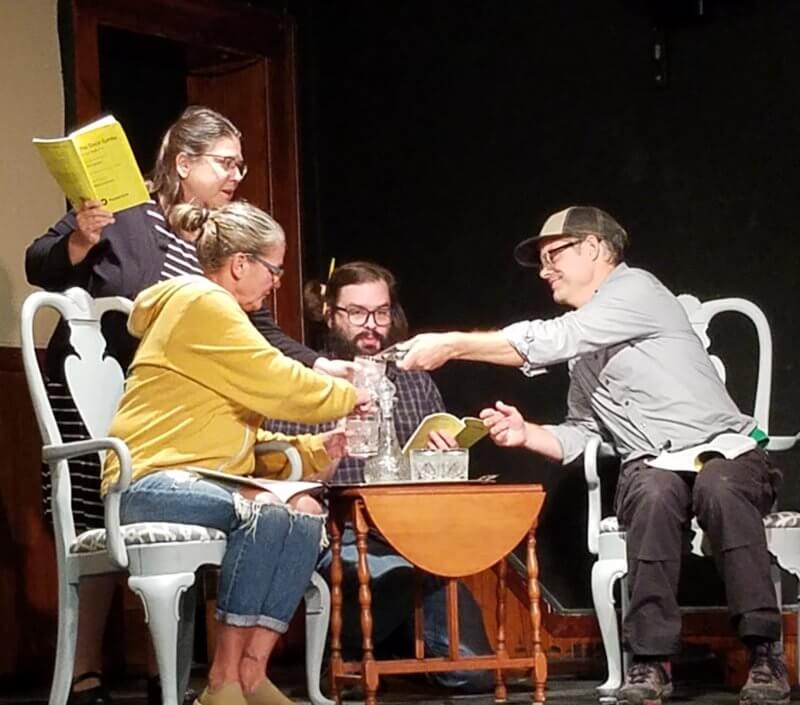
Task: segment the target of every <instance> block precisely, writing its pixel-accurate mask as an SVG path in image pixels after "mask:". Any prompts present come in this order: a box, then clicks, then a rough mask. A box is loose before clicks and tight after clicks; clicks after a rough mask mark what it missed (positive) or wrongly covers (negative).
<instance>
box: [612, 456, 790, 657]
mask: <svg viewBox="0 0 800 705" xmlns="http://www.w3.org/2000/svg"><path fill="white" fill-rule="evenodd" d="M779 477H780V473H779V472H778V470H777V469H775V468H774V467H773V466H772V464H771V463H770V461H769V458H768V456H767V454H766V453H765V452H764V451H762V450H761V449H756V450H753V451H750V452H748V453H745V454H744V455H741V456H740V457H738V458H736V459H734V460H725V459H714V460H711V461H709V462H707V463H706V465H705V466H704V468H703V469H702V471H701V472H700V473H697V474H695V473H676V472H671V471H669V470H659V469H656V468H652V467H650V466H649V465H646V464H645V462H644V461H643V460H640V461H632V462H631V463H628V464H627V465H625V466H624V467H623V469H622V472H621V474H620V478H619V484H618V486H617V494H616V498H615V511H616V514H617V517H618V519H619V522H620V524H621V525H622V526H624V527H625V530H626V537H627V554H628V592H629V596H630V604H629V609H628V613H627V616H626V618H625V623H624V625H623V641H624V642H625V643H626V644H627V645H628V647H629V648H630V649H631V650H632V652H633V653H634V654H636V655H640V656H657V655H664V656H667V655H670V654H675V653H677V652H678V651H679V650H680V631H681V616H680V611H679V608H678V601H677V590H678V578H679V574H680V561H681V552H682V546H683V544H684V543H685V538H684V537H685V533H686V532H687V530H688V528H689V524H690V522H691V518H692V516H697V520H698V523H699V524H700V527H701V528H702V529H703V531H704V532H705V534H706V536H707V538H708V540H709V542H710V545H711V550H712V553H713V555H714V559H715V561H716V564H717V570H718V571H719V573H720V575H721V577H722V579H723V581H724V583H725V592H726V595H727V600H728V610H729V611H730V614H731V619H732V621H733V625H734V628H735V629H736V630H737V633H738V635H739V636H740V637H741V638H747V637H759V638H765V639H770V640H778V639H780V634H781V621H780V615H779V613H778V608H777V602H776V598H775V593H774V591H773V586H772V581H771V579H770V557H769V554H768V552H767V545H766V534H765V532H764V525H763V523H762V518H763V516H764V515H765V514H766V513H767V512H768V511H769V509H770V507H771V505H772V502H773V498H774V484H775V481H776V480H777V479H778V478H779Z"/></svg>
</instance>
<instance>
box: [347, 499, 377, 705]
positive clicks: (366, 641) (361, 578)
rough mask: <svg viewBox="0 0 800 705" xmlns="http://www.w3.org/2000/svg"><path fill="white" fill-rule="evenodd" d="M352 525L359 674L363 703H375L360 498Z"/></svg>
mask: <svg viewBox="0 0 800 705" xmlns="http://www.w3.org/2000/svg"><path fill="white" fill-rule="evenodd" d="M353 526H354V528H355V532H356V549H357V550H358V604H359V606H360V607H361V646H362V655H361V674H362V681H363V684H364V695H365V705H376V703H377V692H378V671H377V668H376V664H375V655H374V653H373V647H372V592H371V590H370V586H369V580H370V576H369V564H368V563H367V528H368V527H367V521H366V517H365V516H364V508H363V505H362V502H361V500H356V502H355V503H354V504H353Z"/></svg>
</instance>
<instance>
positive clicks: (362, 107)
mask: <svg viewBox="0 0 800 705" xmlns="http://www.w3.org/2000/svg"><path fill="white" fill-rule="evenodd" d="M251 4H261V5H270V6H274V5H275V2H274V1H273V0H264V2H260V3H259V2H253V3H251ZM698 7H699V3H698V2H689V1H688V0H686V1H685V0H669V1H666V0H665V1H664V2H653V1H651V2H646V1H645V0H606V1H605V2H602V3H598V2H589V1H588V0H586V1H583V2H580V1H578V0H561V1H560V2H558V3H553V2H533V1H523V0H516V1H513V2H512V1H510V0H505V1H503V0H481V1H477V0H471V1H462V0H459V1H456V0H425V1H423V0H402V1H401V0H380V2H375V1H374V0H337V1H336V2H331V1H330V0H294V1H293V2H290V8H291V11H292V13H293V14H294V16H295V17H296V19H297V24H298V51H299V68H300V70H299V77H298V78H299V80H298V84H299V91H300V102H301V105H300V120H301V150H302V165H301V166H302V178H303V190H302V196H303V207H302V216H303V233H304V243H305V269H306V277H307V278H314V277H319V276H321V275H324V274H325V273H326V272H327V266H328V259H329V258H330V257H332V256H335V257H336V258H337V261H338V262H340V263H341V262H344V261H347V260H349V259H374V260H376V261H378V262H380V263H381V264H384V265H386V266H388V267H389V268H390V269H392V270H393V271H394V272H395V273H396V274H397V276H398V279H399V281H400V284H401V288H400V293H401V299H402V302H403V304H404V306H405V308H406V310H407V313H408V317H409V320H410V321H411V324H412V327H413V328H414V329H415V330H417V331H421V330H443V329H448V328H464V329H471V328H489V327H494V326H499V325H503V324H505V323H508V322H511V321H514V320H518V319H521V318H525V317H537V316H550V315H554V314H557V313H558V312H559V311H558V310H557V309H556V307H555V306H554V305H553V304H552V303H551V302H550V301H549V300H548V296H547V292H546V290H545V288H544V287H543V286H542V285H541V284H540V283H539V282H538V281H537V279H536V277H535V275H534V274H532V273H531V272H530V271H526V270H522V269H520V268H518V267H517V266H516V265H515V264H514V262H513V260H512V257H511V250H512V248H513V245H514V244H515V243H516V242H517V241H518V240H520V239H521V238H523V237H526V236H528V235H530V234H531V233H533V232H535V231H536V230H537V229H538V228H539V227H540V226H541V224H542V222H543V220H544V218H545V217H546V216H547V215H548V214H549V213H551V212H553V211H555V210H557V209H560V208H563V207H565V206H568V205H571V204H591V205H597V206H600V207H602V208H604V209H606V210H608V211H610V212H611V213H612V214H613V215H615V216H616V217H617V218H618V219H619V221H620V222H621V223H622V224H623V225H624V226H625V227H626V228H627V229H628V231H629V233H630V235H631V238H632V246H631V248H630V252H629V262H630V263H631V264H632V265H635V266H642V267H645V268H647V269H649V270H652V271H653V272H655V273H656V274H657V275H658V276H659V277H660V278H661V279H662V280H663V281H664V282H665V283H666V284H667V285H668V286H669V287H670V288H671V289H672V290H673V291H675V292H676V293H681V292H690V293H694V294H696V295H697V296H699V297H700V298H701V299H705V298H712V297H719V296H742V297H745V298H748V299H751V300H753V301H755V302H756V303H757V304H759V305H760V306H761V307H762V308H763V309H764V311H765V313H766V315H767V317H768V319H769V321H770V322H771V324H772V329H773V335H774V344H775V366H774V389H773V399H774V402H773V413H772V418H771V429H772V430H773V432H775V433H790V432H796V431H798V430H800V423H798V418H797V414H796V413H795V409H796V403H797V399H798V396H799V393H800V382H798V379H797V376H796V352H795V347H794V345H795V341H796V340H797V339H798V338H800V324H799V323H798V316H796V315H795V311H794V309H795V300H796V295H797V291H798V275H797V270H798V261H799V260H800V243H799V242H798V235H797V230H798V215H797V214H798V212H799V211H798V206H797V200H798V199H797V195H796V194H797V193H798V190H800V164H798V153H799V152H800V121H799V120H798V108H800V85H798V81H797V78H796V75H795V69H796V67H797V66H798V65H800V42H798V41H797V28H798V26H800V3H797V2H792V1H791V0H785V1H778V0H749V1H745V0H730V1H729V2H721V1H716V2H715V1H714V0H706V1H705V3H704V12H703V14H702V15H700V14H699V12H698ZM656 40H659V41H660V40H665V41H666V47H667V59H666V61H665V62H661V63H660V62H657V61H655V60H654V58H653V52H654V42H655V41H656ZM143 41H144V40H143V39H142V38H136V37H130V36H128V35H126V34H125V33H124V32H117V31H114V30H104V33H103V35H101V51H102V52H103V53H104V61H105V66H106V71H107V72H108V75H109V76H113V75H119V74H120V72H127V73H128V74H130V72H131V71H134V70H135V71H137V72H138V75H139V76H140V80H139V81H138V82H134V81H126V82H125V86H131V85H136V86H140V88H141V91H146V93H147V95H144V94H140V93H137V92H136V91H135V90H134V91H133V92H132V91H131V89H130V88H125V89H124V90H123V89H120V88H119V87H118V86H119V84H115V83H114V82H113V81H111V80H108V81H103V101H104V104H105V105H106V106H107V108H108V109H110V110H113V111H114V112H115V114H116V115H117V117H118V118H120V119H121V120H123V122H124V123H125V124H126V127H127V128H128V132H129V135H130V136H131V141H132V142H133V143H134V147H135V148H136V150H137V153H139V154H140V158H141V159H142V166H143V167H145V168H149V166H150V164H151V163H152V162H151V161H150V159H149V155H152V154H153V153H154V150H155V146H156V144H157V142H156V137H157V136H158V135H159V134H160V133H161V131H162V130H163V129H164V127H166V125H168V124H169V123H170V122H171V121H172V120H173V119H174V117H175V116H176V114H177V113H178V112H179V110H180V106H181V105H182V102H183V100H185V92H182V91H183V90H184V89H183V88H182V86H181V81H182V78H180V80H178V79H176V75H177V76H182V71H183V66H182V65H181V64H180V62H181V61H182V59H181V54H180V52H176V51H175V48H174V47H172V46H170V45H169V43H167V42H162V41H160V40H147V42H148V43H147V44H146V47H145V48H146V50H147V51H146V52H145V54H146V57H145V58H144V59H143V57H142V51H141V50H142V47H143V46H144V45H143V44H142V42H143ZM171 70H172V71H173V72H175V75H172V74H171V73H170V71H171ZM658 75H660V76H661V77H662V79H661V80H660V81H659V80H657V78H656V77H657V76H658ZM244 146H245V155H246V153H247V141H246V136H245V143H244ZM713 332H714V331H712V333H713ZM716 332H717V335H718V337H717V345H716V349H717V351H719V350H723V351H725V353H724V354H725V357H726V359H727V360H728V362H729V380H730V385H729V386H730V387H731V389H732V391H733V393H734V396H735V397H736V399H737V401H739V402H740V404H741V405H742V406H743V407H744V408H745V409H747V410H749V409H750V408H751V405H752V397H753V392H752V389H751V387H752V384H753V377H754V376H753V374H752V363H753V360H754V359H755V358H754V355H755V340H754V336H753V335H752V332H751V331H750V330H749V329H748V327H747V325H746V324H744V323H742V322H740V321H737V320H736V319H735V318H733V319H731V320H728V321H725V322H724V324H723V325H720V326H718V329H717V331H716ZM435 378H436V380H437V382H438V383H439V385H440V387H441V389H442V392H443V394H444V397H445V399H446V401H447V403H448V406H449V407H450V409H451V410H452V411H453V412H455V413H458V414H474V413H476V412H477V411H478V410H480V409H481V408H482V407H483V406H485V405H487V404H490V403H492V402H494V401H495V400H496V399H503V400H505V401H507V402H509V403H512V404H516V405H517V406H519V407H520V408H521V409H523V411H524V412H525V414H526V415H527V416H528V417H530V418H531V419H535V420H541V421H549V422H555V421H558V420H560V419H561V418H562V416H563V413H564V410H565V395H566V386H567V376H566V370H565V369H564V368H563V367H560V368H556V369H553V370H552V371H551V372H550V373H549V374H547V375H545V376H542V377H537V378H535V379H533V380H527V379H525V378H524V377H523V376H522V375H520V374H519V373H518V372H517V371H515V370H511V369H499V368H492V367H489V366H481V365H474V364H469V363H453V364H451V365H449V366H447V367H446V368H445V369H443V370H441V371H439V372H437V373H436V374H435ZM798 460H800V453H793V454H787V455H786V456H784V457H782V458H780V463H781V464H782V465H783V466H784V468H785V469H786V470H787V482H786V485H785V488H784V492H783V494H782V499H781V505H782V507H785V508H794V509H797V508H799V507H800V482H799V481H798V479H797V475H796V471H797V466H798ZM473 470H474V472H476V473H478V474H482V473H489V472H499V473H500V474H501V475H502V478H503V480H506V481H531V482H541V483H543V484H544V485H545V487H546V489H547V491H548V499H547V503H546V506H545V511H544V513H543V516H542V523H541V528H540V532H539V553H540V560H541V567H542V571H541V575H542V582H543V584H544V587H545V588H546V590H547V591H548V592H549V593H551V595H554V596H555V597H556V599H557V601H558V603H559V604H560V605H561V606H563V607H566V608H589V607H590V605H591V600H590V595H589V584H588V575H589V568H590V564H591V561H590V557H589V555H588V553H587V551H586V548H585V513H586V509H585V505H586V499H585V491H584V483H583V477H582V469H581V468H579V467H571V468H567V469H562V468H558V467H555V466H551V465H549V464H547V463H544V462H542V461H539V460H537V459H536V458H535V457H533V456H531V455H529V454H525V453H520V452H514V451H507V450H506V451H500V450H498V449H495V448H494V447H493V446H492V445H491V444H490V443H489V442H488V441H484V442H482V443H481V444H480V445H479V446H477V447H476V448H475V449H474V452H473ZM609 474H610V477H611V478H613V472H611V473H609ZM608 489H609V490H611V489H612V487H611V485H610V484H609V485H608ZM702 563H703V565H702V566H701V567H699V568H697V572H695V566H692V570H690V571H689V572H688V573H687V576H688V579H687V580H686V581H685V582H686V583H687V585H686V594H685V596H684V598H685V601H688V602H694V603H702V602H705V601H709V600H710V601H718V600H720V599H721V595H720V592H719V586H718V585H716V586H715V585H714V584H715V582H716V577H715V574H714V572H713V567H711V564H710V562H709V561H705V562H702ZM689 583H692V584H694V585H695V586H697V585H700V590H699V591H697V590H695V591H694V592H693V591H692V590H691V589H690V588H691V585H689ZM794 594H795V595H796V593H794ZM787 596H788V595H787Z"/></svg>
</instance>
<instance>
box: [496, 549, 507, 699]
mask: <svg viewBox="0 0 800 705" xmlns="http://www.w3.org/2000/svg"><path fill="white" fill-rule="evenodd" d="M495 568H496V569H497V610H496V613H495V616H496V618H497V656H498V657H499V658H504V657H505V656H507V654H506V571H507V570H508V564H507V563H506V559H505V558H501V559H500V562H499V563H497V565H496V566H495ZM507 696H508V690H507V688H506V677H505V673H504V672H503V669H501V668H498V669H497V670H496V671H495V672H494V700H495V702H498V703H499V702H505V700H506V698H507Z"/></svg>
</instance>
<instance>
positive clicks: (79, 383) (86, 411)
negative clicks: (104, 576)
mask: <svg viewBox="0 0 800 705" xmlns="http://www.w3.org/2000/svg"><path fill="white" fill-rule="evenodd" d="M131 306H132V304H131V302H130V301H129V300H128V299H124V298H122V297H109V298H102V299H93V298H92V297H91V296H89V294H88V293H87V292H86V291H84V290H83V289H78V288H73V289H69V290H68V291H66V292H64V293H63V294H56V293H51V292H46V291H39V292H36V293H33V294H31V295H30V296H29V297H28V298H27V299H26V300H25V303H24V304H23V306H22V319H21V326H22V328H21V338H22V361H23V365H24V368H25V378H26V381H27V383H28V390H29V392H30V395H31V401H32V402H33V410H34V413H35V414H36V421H37V423H38V425H39V431H40V433H41V435H42V442H43V444H44V445H45V446H51V445H60V444H61V443H63V442H64V441H63V439H62V436H61V432H60V430H59V428H58V425H57V424H56V419H55V414H54V413H53V409H52V406H51V405H50V399H49V398H48V396H47V391H46V388H45V381H44V378H43V375H42V371H41V368H40V366H39V360H38V356H37V352H36V346H35V344H34V337H33V325H34V319H35V318H36V314H37V313H38V311H40V310H41V309H42V308H52V309H55V310H56V311H57V312H58V313H59V314H60V315H61V317H62V319H63V320H64V321H65V322H66V323H67V325H68V326H69V329H70V344H71V345H72V347H73V349H74V351H75V352H74V353H71V354H70V355H68V356H67V359H66V361H65V363H64V377H65V380H66V383H67V386H68V387H69V390H70V393H71V395H72V398H73V400H74V401H75V406H76V407H77V409H78V413H79V414H80V416H81V420H82V421H83V423H84V425H85V426H86V429H87V431H88V432H89V434H90V436H91V437H92V438H99V437H102V436H105V435H106V434H107V432H108V429H109V427H110V426H111V421H112V419H113V417H114V412H115V411H116V408H117V404H118V402H119V399H120V396H121V395H122V389H123V384H124V374H123V371H122V369H121V368H120V365H119V363H118V362H117V361H116V360H115V359H114V358H113V357H104V353H105V350H106V341H105V338H104V337H103V334H102V330H101V327H100V320H101V318H102V317H103V314H104V313H106V312H109V311H120V312H122V313H126V314H127V313H130V310H131ZM53 465H54V467H52V471H53V478H52V479H53V489H52V498H53V522H54V525H55V529H56V533H57V535H58V534H60V536H61V540H62V541H66V545H69V543H71V541H72V540H73V539H74V538H75V527H74V523H73V519H72V511H71V506H72V504H71V502H72V500H71V496H72V488H71V485H70V477H69V472H68V468H67V462H66V461H60V462H58V463H54V464H53Z"/></svg>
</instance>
